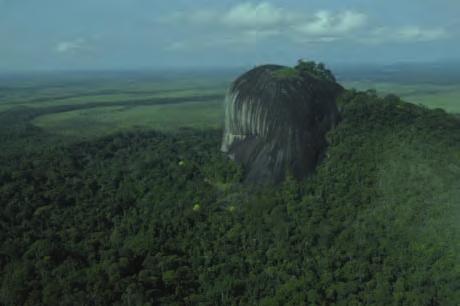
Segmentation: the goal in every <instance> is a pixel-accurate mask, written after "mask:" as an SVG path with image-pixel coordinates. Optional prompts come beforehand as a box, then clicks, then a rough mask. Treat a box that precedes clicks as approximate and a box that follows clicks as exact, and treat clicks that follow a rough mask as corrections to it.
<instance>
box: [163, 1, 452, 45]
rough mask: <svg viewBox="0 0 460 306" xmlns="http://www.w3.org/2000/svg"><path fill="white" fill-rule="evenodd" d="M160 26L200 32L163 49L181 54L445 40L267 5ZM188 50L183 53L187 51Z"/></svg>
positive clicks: (427, 32) (360, 16)
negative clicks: (277, 42) (267, 44)
mask: <svg viewBox="0 0 460 306" xmlns="http://www.w3.org/2000/svg"><path fill="white" fill-rule="evenodd" d="M162 21H163V22H168V23H171V24H172V25H175V26H176V27H179V28H182V29H183V30H184V31H197V33H199V32H198V31H200V30H201V28H202V29H205V30H203V31H202V33H205V34H204V35H200V34H198V35H195V39H194V40H195V41H200V42H199V43H195V42H191V40H190V41H188V42H187V44H186V45H185V44H184V43H175V44H171V45H170V46H169V47H167V49H168V50H185V49H187V48H188V47H190V46H191V48H200V47H208V46H216V45H234V46H236V45H241V46H244V45H251V44H255V43H259V42H261V41H263V40H267V39H270V38H273V37H278V38H280V39H285V40H287V41H290V42H293V43H298V44H305V43H308V44H309V43H322V44H327V43H331V42H334V41H337V40H345V39H347V40H351V41H354V42H361V43H383V42H401V43H403V42H407V43H409V42H424V41H425V42H426V41H433V40H437V39H442V38H445V37H447V36H448V35H447V32H446V31H445V30H444V29H443V28H432V29H427V28H421V27H417V26H408V27H401V28H392V27H378V26H377V25H374V26H372V25H371V21H372V20H371V19H370V17H369V16H368V15H367V14H365V13H363V12H360V11H356V10H351V9H349V10H343V11H329V10H319V11H316V12H302V11H299V10H294V9H288V8H283V7H280V6H276V5H274V4H272V3H270V2H258V3H255V2H243V3H240V4H236V5H234V6H232V7H230V8H228V9H227V10H216V9H202V10H195V11H189V12H176V13H173V14H171V15H169V16H166V17H165V18H164V19H163V20H162ZM186 46H187V48H186Z"/></svg>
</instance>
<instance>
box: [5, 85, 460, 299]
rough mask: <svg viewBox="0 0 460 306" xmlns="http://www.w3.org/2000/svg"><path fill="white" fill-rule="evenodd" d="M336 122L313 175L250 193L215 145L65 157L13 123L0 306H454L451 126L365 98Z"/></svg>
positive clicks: (164, 136) (210, 135) (435, 114)
mask: <svg viewBox="0 0 460 306" xmlns="http://www.w3.org/2000/svg"><path fill="white" fill-rule="evenodd" d="M339 106H340V108H341V115H342V121H341V123H340V124H339V125H338V126H337V127H336V128H335V129H333V130H332V131H331V132H329V133H328V135H327V138H328V142H329V148H328V151H327V154H326V158H325V159H324V161H323V162H322V163H321V165H320V166H319V167H318V168H317V170H316V172H315V174H314V175H312V176H310V177H309V178H308V179H306V180H303V181H296V180H293V179H291V178H288V179H287V180H286V181H285V182H284V183H283V184H281V185H280V186H278V187H273V186H269V187H259V188H257V189H255V188H248V187H245V185H244V184H241V180H242V177H244V173H243V170H242V169H241V168H240V167H238V166H236V165H235V164H234V163H233V162H231V161H229V160H228V159H227V158H226V157H225V156H224V155H223V154H222V153H220V152H219V145H220V141H221V135H222V134H221V133H222V132H221V131H220V130H210V131H196V130H182V131H178V132H175V133H159V132H132V133H121V134H116V135H112V136H109V137H104V138H101V139H96V140H91V141H82V142H78V143H68V142H66V141H62V140H61V139H56V138H54V137H51V136H50V135H47V134H44V133H43V131H41V130H39V129H37V128H34V127H33V126H32V125H30V123H29V122H28V120H29V118H30V117H31V116H33V114H31V113H25V110H20V109H16V110H14V111H11V112H10V115H11V116H12V115H14V119H12V120H9V121H8V120H6V117H3V119H5V120H3V119H2V120H0V125H2V127H1V131H0V141H1V143H2V150H1V151H0V156H1V158H0V181H1V184H0V203H1V205H2V207H1V210H0V286H1V287H0V304H3V305H197V304H200V305H256V304H258V305H439V306H441V305H442V306H444V305H458V304H459V302H460V260H459V259H460V258H459V254H460V245H459V243H460V242H459V239H458V237H459V227H458V220H459V219H460V208H459V206H458V204H459V203H460V201H459V200H460V190H459V189H458V186H459V185H460V155H459V152H460V123H459V120H458V119H456V118H454V117H453V116H452V115H449V114H446V113H445V112H444V111H442V110H428V109H425V108H422V107H419V106H415V105H412V104H408V103H405V102H402V101H401V100H400V99H399V98H398V97H395V96H389V97H386V98H379V97H377V96H376V95H375V94H374V93H373V92H368V93H366V92H357V91H348V92H346V94H345V95H343V96H342V97H341V99H340V100H339ZM3 115H4V114H3ZM4 116H6V115H4Z"/></svg>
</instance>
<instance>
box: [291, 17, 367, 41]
mask: <svg viewBox="0 0 460 306" xmlns="http://www.w3.org/2000/svg"><path fill="white" fill-rule="evenodd" d="M366 21H367V16H366V15H365V14H362V13H358V12H354V11H345V12H341V13H338V14H333V13H331V12H329V11H319V12H317V13H316V14H315V16H314V18H313V19H312V20H311V21H309V22H306V23H301V24H298V25H295V26H294V29H295V30H296V31H298V32H299V33H302V34H306V35H312V36H330V35H338V34H346V33H349V32H351V31H354V30H356V29H359V28H360V27H362V26H364V25H365V24H366Z"/></svg>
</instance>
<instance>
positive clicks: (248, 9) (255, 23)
mask: <svg viewBox="0 0 460 306" xmlns="http://www.w3.org/2000/svg"><path fill="white" fill-rule="evenodd" d="M285 17H286V12H285V11H283V9H281V8H278V7H275V6H274V5H272V4H270V3H267V2H262V3H259V4H253V3H250V2H247V3H242V4H239V5H237V6H235V7H233V8H232V9H230V11H229V12H228V13H226V14H224V15H223V16H222V22H223V23H224V24H225V25H228V26H231V27H250V28H253V27H271V26H275V25H279V24H280V23H281V22H283V20H284V18H285Z"/></svg>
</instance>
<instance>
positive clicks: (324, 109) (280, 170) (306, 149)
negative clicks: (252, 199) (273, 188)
mask: <svg viewBox="0 0 460 306" xmlns="http://www.w3.org/2000/svg"><path fill="white" fill-rule="evenodd" d="M342 91H343V88H342V87H341V86H340V85H338V84H337V83H336V82H335V80H333V79H330V78H329V79H326V78H321V77H318V75H315V74H313V73H308V72H305V71H300V70H297V69H294V68H288V67H284V66H279V65H264V66H259V67H256V68H254V69H252V70H250V71H248V72H246V73H244V74H243V75H241V76H240V77H239V78H237V79H236V80H235V81H234V82H233V83H232V85H231V87H230V89H229V91H228V93H227V95H226V98H225V130H224V136H223V142H222V151H223V152H226V153H227V154H228V155H229V156H230V158H232V159H234V160H235V161H237V162H238V163H240V164H242V165H243V167H244V169H245V172H246V180H247V181H251V182H256V183H276V182H279V181H281V180H283V179H284V178H285V176H286V175H287V174H288V173H290V174H292V175H293V176H294V177H296V178H299V179H301V178H303V177H305V176H306V175H308V174H309V173H311V172H312V171H314V169H315V167H316V165H317V164H318V162H319V161H320V160H321V159H322V156H323V154H324V151H325V149H326V146H327V141H326V139H325V134H326V133H327V131H329V130H330V129H331V128H332V127H333V126H334V125H335V124H336V123H337V122H338V119H339V112H338V110H337V106H336V102H335V100H336V98H337V96H338V95H339V94H340V93H341V92H342Z"/></svg>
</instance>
